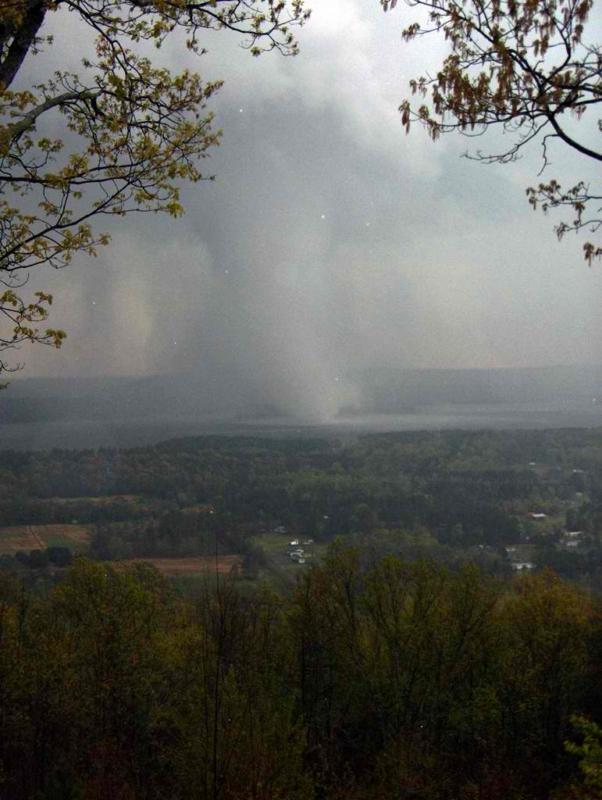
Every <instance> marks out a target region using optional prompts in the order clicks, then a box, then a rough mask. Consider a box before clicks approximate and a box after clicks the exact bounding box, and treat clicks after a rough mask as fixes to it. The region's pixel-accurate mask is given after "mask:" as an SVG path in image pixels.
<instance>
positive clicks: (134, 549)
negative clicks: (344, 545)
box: [0, 430, 602, 585]
mask: <svg viewBox="0 0 602 800" xmlns="http://www.w3.org/2000/svg"><path fill="white" fill-rule="evenodd" d="M0 473H1V475H2V482H1V483H0V525H19V524H44V523H57V522H64V523H70V522H73V521H74V520H76V521H77V522H79V523H87V524H92V525H94V530H95V534H94V537H93V542H92V551H91V552H92V554H94V555H95V556H96V557H99V558H103V559H106V558H110V559H113V558H124V557H131V556H147V557H150V556H166V555H172V556H184V555H206V554H212V553H213V552H214V551H215V547H216V541H217V543H218V549H219V551H220V553H222V554H226V553H235V552H237V553H244V552H246V550H247V549H249V550H252V549H253V548H252V546H251V541H250V540H251V538H252V537H253V536H255V535H257V534H258V533H262V532H265V531H269V530H274V529H277V528H279V527H280V526H284V527H285V528H286V530H287V531H288V532H289V533H290V534H298V535H302V536H310V537H312V538H314V539H316V540H318V541H330V540H332V539H333V538H335V537H336V536H355V537H356V538H357V537H360V538H361V537H370V538H371V542H372V544H373V545H374V542H375V541H377V540H378V539H379V537H378V536H376V534H377V533H378V532H380V533H381V534H383V533H387V536H388V540H389V541H391V540H392V539H395V538H398V539H399V540H400V542H401V540H402V539H403V536H404V534H402V532H406V533H412V532H414V533H415V534H420V532H424V533H425V534H426V536H422V539H421V541H422V542H423V543H424V542H425V541H427V540H430V541H431V542H432V543H433V544H434V545H437V544H438V546H439V550H438V552H439V554H440V555H443V553H444V550H443V549H441V548H447V551H450V550H459V549H461V550H463V551H464V552H465V553H468V554H469V555H470V551H471V550H474V549H475V548H479V547H480V548H483V547H485V548H488V549H489V550H495V551H498V552H499V553H500V557H502V558H505V553H504V552H503V547H504V546H508V545H514V544H517V543H520V542H527V541H528V542H531V543H532V544H533V545H534V546H536V547H538V548H539V549H540V555H541V558H539V557H538V559H537V563H540V564H542V565H543V564H545V563H550V564H553V565H554V566H555V567H556V568H559V569H560V571H561V573H562V574H563V575H566V576H568V577H571V578H579V577H584V576H589V577H588V578H587V579H588V580H589V582H590V584H592V585H597V583H596V582H597V581H598V580H599V578H600V575H599V574H598V573H600V570H601V569H602V546H601V544H602V543H601V542H600V533H601V532H602V447H601V446H600V438H599V435H598V432H597V431H588V430H566V431H537V432H523V431H517V432H514V433H508V432H477V433H466V432H445V433H404V434H386V435H377V436H366V437H361V438H360V439H359V440H353V441H350V442H345V441H327V440H324V441H321V440H313V439H307V440H295V439H256V438H245V437H238V438H234V437H233V438H227V437H224V438H220V437H204V438H199V439H190V440H174V441H172V442H168V443H166V444H164V445H159V446H156V447H147V448H137V449H132V450H122V451H116V450H100V451H52V452H49V453H35V454H34V453H26V454H23V453H10V452H6V453H2V454H0ZM78 495H80V496H79V497H78ZM532 511H539V512H545V513H547V514H548V519H547V520H546V521H537V522H535V521H533V520H531V519H530V518H529V516H528V515H529V512H532ZM565 529H566V530H580V531H582V532H583V534H584V537H585V538H584V539H583V540H582V542H581V544H583V543H584V542H585V541H587V543H588V548H589V549H588V551H587V553H576V552H567V551H565V552H560V551H559V550H558V549H557V548H556V545H557V544H558V542H559V541H560V538H561V535H562V531H563V530H565ZM384 538H387V537H384ZM380 540H383V536H380ZM581 544H580V546H581ZM387 547H388V545H387ZM412 547H413V545H412ZM555 548H556V549H555ZM433 552H434V551H433ZM448 555H449V552H448ZM473 555H474V554H473ZM490 556H491V553H489V554H488V555H487V558H488V559H489V561H491V558H490ZM470 557H472V556H470ZM445 560H449V559H448V558H447V556H446V558H445ZM497 566H498V567H499V566H500V565H499V564H498V565H497ZM600 574H601V575H602V573H600ZM596 576H598V577H596Z"/></svg>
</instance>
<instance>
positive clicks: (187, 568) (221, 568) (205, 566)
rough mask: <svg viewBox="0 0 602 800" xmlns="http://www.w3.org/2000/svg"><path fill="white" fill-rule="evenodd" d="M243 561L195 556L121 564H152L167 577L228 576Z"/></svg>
mask: <svg viewBox="0 0 602 800" xmlns="http://www.w3.org/2000/svg"><path fill="white" fill-rule="evenodd" d="M241 562H242V559H241V557H240V556H238V555H229V556H219V557H218V559H217V563H216V560H215V558H214V557H213V556H195V557H192V556H191V557H189V558H128V559H125V560H124V561H121V562H119V563H121V564H127V565H130V564H152V566H153V567H155V568H156V569H157V570H158V571H159V572H160V573H161V574H162V575H166V576H167V577H179V576H181V575H199V574H204V573H211V572H215V571H216V569H217V571H218V572H219V573H220V574H222V575H224V574H228V573H229V572H230V571H231V570H232V569H233V568H235V567H237V566H240V564H241Z"/></svg>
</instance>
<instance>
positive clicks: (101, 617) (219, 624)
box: [0, 545, 602, 800]
mask: <svg viewBox="0 0 602 800" xmlns="http://www.w3.org/2000/svg"><path fill="white" fill-rule="evenodd" d="M601 610H602V609H601V606H600V602H599V600H597V599H592V598H591V597H590V596H587V595H585V594H583V593H581V592H580V591H578V590H576V589H574V588H571V587H569V586H568V585H566V584H564V583H562V582H561V581H560V580H559V579H557V578H555V577H553V576H552V575H551V574H543V575H540V576H529V577H523V578H520V579H518V580H517V581H516V582H515V583H514V584H513V586H512V588H511V589H510V588H508V586H503V585H502V584H500V583H497V582H495V581H494V580H493V579H491V578H487V577H485V576H483V575H482V574H481V573H479V572H478V571H477V570H476V569H474V568H464V569H462V570H460V571H456V572H450V571H447V570H445V569H444V568H442V567H440V566H436V565H433V564H432V563H427V562H416V563H413V564H408V563H404V562H401V561H400V560H398V559H396V558H393V557H389V558H386V559H384V560H381V561H378V562H375V563H364V562H363V561H362V558H361V556H360V555H359V553H358V552H357V551H354V550H349V549H343V548H342V546H338V545H337V546H335V547H334V548H332V549H331V551H330V554H329V556H328V557H327V558H326V560H325V563H324V565H323V566H321V567H314V568H312V569H311V570H309V571H307V572H306V573H304V574H303V575H302V576H301V577H300V579H299V582H298V585H297V587H296V589H295V590H294V592H293V593H292V594H291V595H290V596H288V597H285V598H282V597H278V596H276V595H274V594H272V593H271V592H270V591H269V590H267V589H265V590H264V589H261V590H259V591H257V592H255V593H253V594H251V595H249V594H247V595H246V596H245V595H241V594H240V593H239V592H238V591H237V589H236V585H235V584H234V583H231V582H229V581H222V582H221V583H220V584H217V585H215V583H213V584H212V585H209V584H208V585H207V586H206V587H205V588H204V589H202V590H201V591H200V592H199V596H198V598H197V599H196V600H195V602H191V601H183V600H182V599H179V598H177V597H176V596H175V595H173V594H172V593H171V591H170V589H169V586H168V585H167V584H166V583H165V582H164V581H163V580H162V579H161V578H160V577H159V576H158V575H157V574H156V573H155V572H154V571H153V570H151V569H150V568H146V567H141V566H138V567H136V568H133V569H129V570H125V569H114V568H111V567H110V566H108V565H106V564H100V563H93V562H89V561H79V562H77V563H76V564H75V565H74V566H73V567H71V568H70V571H69V572H68V573H67V576H66V577H65V579H64V580H63V581H62V582H61V583H60V584H59V585H57V586H56V587H55V588H54V589H53V590H52V591H51V592H50V594H48V595H47V596H39V595H35V594H31V593H28V592H26V591H25V590H24V589H23V587H22V586H20V585H19V584H17V583H16V582H14V581H11V580H10V579H9V578H7V577H5V578H3V579H2V581H1V582H0V642H1V647H0V729H1V731H2V736H1V737H0V797H1V798H2V800H22V799H23V800H24V799H25V798H38V800H50V799H51V798H52V799H53V800H54V799H55V798H61V800H68V799H69V798H71V799H72V800H76V799H77V800H84V798H85V799H86V800H92V799H94V800H106V798H112V799H113V800H126V799H127V800H136V799H137V798H145V800H146V799H148V800H151V799H152V798H157V800H158V799H159V798H161V800H164V799H165V798H170V800H179V798H182V799H184V798H191V800H192V798H195V800H196V799H197V798H198V799H199V800H310V798H311V799H315V800H318V799H319V798H321V799H322V800H334V799H335V798H336V799H337V800H338V799H340V800H342V798H355V800H377V798H378V799H379V800H381V799H382V800H386V799H388V798H391V800H393V798H396V799H397V798H408V799H409V798H415V799H416V800H473V799H474V798H482V799H483V800H485V799H487V800H531V799H533V800H536V799H537V800H544V798H545V799H546V800H547V798H551V797H555V798H559V800H560V798H566V799H567V800H568V798H573V800H577V799H578V798H579V799H581V800H585V798H590V800H593V798H595V797H599V796H600V795H599V790H601V789H602V782H601V781H602V776H601V770H602V766H601V765H600V763H596V746H597V747H598V753H599V752H600V742H601V739H600V737H599V734H600V731H599V729H598V728H596V724H595V723H596V722H597V723H600V722H602V715H601V714H600V709H602V625H601V619H602V616H601V614H600V612H601ZM575 715H580V717H579V718H577V717H576V716H575ZM579 719H580V720H581V721H579ZM587 719H589V720H590V721H589V722H588V721H586V720H587ZM571 720H573V722H572V721H571ZM584 734H585V736H586V743H585V746H583V745H581V740H582V737H583V735H584ZM567 740H573V741H574V744H573V745H572V746H571V745H569V746H568V748H567V746H566V744H565V743H566V741H567ZM579 761H581V762H582V770H580V769H579ZM586 781H587V782H589V783H586ZM596 787H597V788H596Z"/></svg>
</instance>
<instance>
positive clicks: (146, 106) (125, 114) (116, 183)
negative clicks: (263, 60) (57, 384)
mask: <svg viewBox="0 0 602 800" xmlns="http://www.w3.org/2000/svg"><path fill="white" fill-rule="evenodd" d="M68 12H70V13H71V14H75V15H76V17H77V18H78V20H79V21H80V22H81V23H82V24H83V25H84V26H86V27H87V28H89V29H91V31H92V32H93V34H94V37H95V47H94V52H93V53H91V54H88V55H87V57H86V58H85V59H84V60H83V62H82V71H81V73H80V74H74V73H71V72H68V71H61V70H59V71H56V72H54V74H52V75H50V76H49V77H47V78H46V80H45V81H43V82H41V83H39V84H36V85H33V86H23V85H21V84H20V81H19V77H20V74H21V72H22V70H23V66H24V63H25V61H26V59H28V58H29V57H31V56H38V57H43V53H44V52H45V51H47V50H48V49H50V48H52V47H53V40H52V38H51V37H49V36H44V35H43V33H44V24H45V23H46V22H47V21H48V20H49V18H50V17H51V16H52V15H54V14H57V13H60V14H66V13H68ZM308 16H309V12H308V11H307V10H306V9H305V8H304V0H204V1H203V2H194V0H4V2H3V3H2V6H1V8H0V283H1V284H3V285H4V287H5V290H6V291H5V292H4V294H3V295H0V311H2V316H3V322H4V323H5V325H6V323H8V328H6V327H5V326H3V327H2V328H0V352H2V351H4V350H6V349H7V348H13V347H16V346H18V344H19V343H21V342H23V341H39V342H44V343H49V344H52V345H54V346H60V344H61V342H62V341H63V339H64V333H62V332H61V331H57V330H53V329H47V330H41V329H39V328H38V326H37V323H39V322H40V321H42V320H43V319H45V318H46V316H47V311H48V306H49V304H50V303H51V302H52V297H51V296H50V295H48V294H47V293H44V292H41V293H38V295H37V296H36V297H37V299H36V300H35V301H34V302H32V303H29V302H27V301H26V300H24V299H23V297H22V296H21V294H20V290H21V289H22V288H23V286H24V285H25V284H26V283H27V280H28V277H29V275H30V271H31V270H35V269H37V268H39V267H40V266H43V265H49V266H52V267H54V268H61V267H64V266H66V265H67V264H69V263H70V262H71V261H72V260H73V258H74V257H75V256H76V255H79V254H87V255H91V256H94V255H96V254H97V251H98V248H99V247H100V246H102V245H106V244H108V242H109V236H108V235H107V233H105V232H104V231H102V230H99V229H98V227H97V223H98V222H99V220H100V219H102V218H103V217H104V218H106V217H123V216H125V215H126V214H129V213H131V212H153V213H158V212H165V213H167V214H170V215H171V216H173V217H178V216H180V215H181V214H182V213H183V211H184V209H183V207H182V205H181V203H180V187H181V185H182V183H183V182H193V183H194V182H197V181H200V180H204V179H207V176H206V175H205V174H204V173H203V172H202V171H201V169H200V162H201V160H202V159H203V158H205V157H207V156H208V155H209V153H210V151H211V149H212V148H214V147H215V146H217V145H218V144H219V141H220V131H218V130H215V128H214V127H213V114H212V113H211V111H209V110H208V102H209V100H210V99H211V98H212V97H213V95H214V94H215V93H216V92H217V91H218V90H219V88H220V85H221V83H220V82H219V81H204V80H203V79H202V78H201V77H200V76H199V75H198V74H196V73H193V72H190V71H189V70H183V71H181V72H179V73H177V74H173V73H172V72H171V71H170V70H168V69H166V68H165V67H163V66H159V65H157V64H155V63H154V62H153V60H152V59H151V58H150V57H149V56H148V53H149V51H150V48H149V47H148V46H146V45H147V44H151V45H154V46H155V47H156V48H160V47H161V45H162V44H163V43H164V42H165V40H166V38H167V37H168V36H170V35H172V34H173V33H174V32H175V31H178V30H179V31H181V32H183V33H184V35H185V40H186V47H187V48H188V49H189V50H190V51H192V52H193V53H195V54H197V55H203V54H204V53H205V49H204V48H203V46H202V42H203V39H204V35H205V32H206V31H209V30H226V31H233V32H235V33H237V34H239V35H241V36H242V37H243V45H244V46H245V47H247V48H248V49H249V50H250V52H251V54H252V55H260V54H261V53H262V52H265V51H269V50H277V51H279V52H280V53H281V54H283V55H294V54H295V53H296V52H297V42H296V41H295V39H294V36H293V33H292V29H293V28H294V26H298V25H302V24H303V23H304V22H305V21H306V20H307V18H308ZM57 127H58V128H59V130H61V131H62V133H63V135H61V136H59V137H57V136H56V135H55V134H54V133H53V132H54V131H56V129H57ZM209 179H211V177H209ZM8 367H9V365H8V364H7V363H6V362H4V361H2V360H0V372H2V371H4V370H6V369H7V368H8Z"/></svg>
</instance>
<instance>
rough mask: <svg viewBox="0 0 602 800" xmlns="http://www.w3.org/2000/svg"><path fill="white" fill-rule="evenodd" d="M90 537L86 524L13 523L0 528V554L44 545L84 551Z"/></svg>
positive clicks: (33, 548) (42, 548)
mask: <svg viewBox="0 0 602 800" xmlns="http://www.w3.org/2000/svg"><path fill="white" fill-rule="evenodd" d="M90 537H91V531H90V528H89V526H87V525H65V524H61V525H14V526H10V527H6V528H0V555H3V554H8V555H14V554H15V553H16V552H17V551H18V550H26V551H29V550H44V549H45V548H46V547H68V548H69V549H70V550H72V551H73V552H76V553H84V552H86V550H87V548H88V544H89V542H90Z"/></svg>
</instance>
